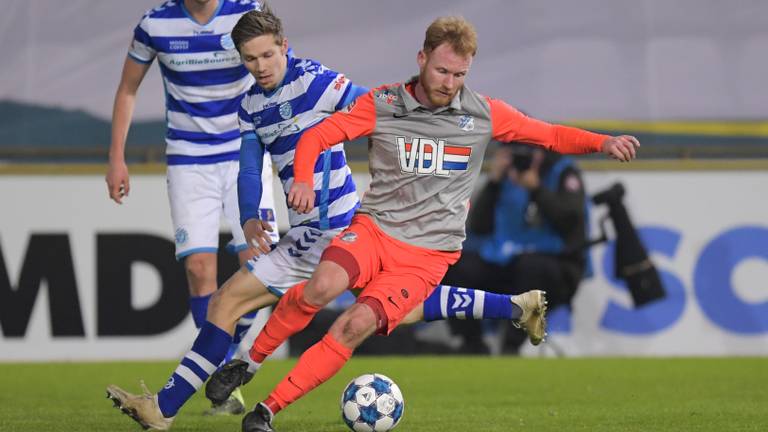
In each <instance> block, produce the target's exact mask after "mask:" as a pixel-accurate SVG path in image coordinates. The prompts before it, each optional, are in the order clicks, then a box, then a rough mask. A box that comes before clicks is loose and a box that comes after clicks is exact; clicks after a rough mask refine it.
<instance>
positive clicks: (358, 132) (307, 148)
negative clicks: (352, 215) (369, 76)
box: [293, 92, 376, 186]
mask: <svg viewBox="0 0 768 432" xmlns="http://www.w3.org/2000/svg"><path fill="white" fill-rule="evenodd" d="M375 127H376V106H375V104H374V102H373V92H368V93H366V94H364V95H362V96H360V97H359V98H357V99H356V100H355V101H354V102H352V103H351V104H349V105H347V106H346V107H345V108H343V109H342V110H341V111H337V112H335V113H333V114H332V115H331V116H330V117H327V118H326V119H324V120H323V121H321V122H320V123H318V124H316V125H315V126H313V127H311V128H309V129H308V130H307V131H306V132H304V133H303V134H302V135H301V138H299V142H298V143H296V152H295V153H294V155H293V176H294V181H295V182H298V183H306V184H308V185H310V186H313V179H314V174H315V163H316V162H317V157H318V156H319V155H320V153H322V152H323V150H327V149H329V148H331V146H334V145H336V144H338V143H340V142H342V141H349V140H353V139H355V138H359V137H361V136H366V135H370V134H371V133H373V129H374V128H375Z"/></svg>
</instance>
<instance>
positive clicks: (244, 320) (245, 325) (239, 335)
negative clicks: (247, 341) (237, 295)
mask: <svg viewBox="0 0 768 432" xmlns="http://www.w3.org/2000/svg"><path fill="white" fill-rule="evenodd" d="M256 313H258V310H255V311H251V312H248V313H247V314H245V315H243V316H242V317H240V320H238V321H237V325H235V334H234V335H233V336H232V345H230V347H229V351H227V356H226V357H224V362H223V363H222V364H221V365H222V366H224V365H225V364H227V363H229V361H230V360H232V359H233V358H234V357H235V354H237V348H238V347H239V346H240V341H242V340H243V338H244V337H245V334H246V333H248V329H250V328H251V324H253V321H254V320H255V319H256Z"/></svg>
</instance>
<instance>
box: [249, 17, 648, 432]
mask: <svg viewBox="0 0 768 432" xmlns="http://www.w3.org/2000/svg"><path fill="white" fill-rule="evenodd" d="M476 51H477V37H476V33H475V30H474V28H473V27H472V25H471V24H470V23H469V22H467V21H465V20H464V19H463V18H458V17H449V18H439V19H437V20H435V21H434V22H433V23H432V24H431V25H430V26H429V28H428V29H427V32H426V39H425V41H424V46H423V49H422V50H421V51H420V52H419V54H418V57H417V61H418V65H419V75H418V76H417V77H414V78H412V79H410V80H409V81H408V82H406V83H404V84H397V85H390V86H383V87H380V88H378V89H375V90H373V91H371V92H370V93H368V94H366V95H364V96H361V97H360V98H359V99H358V100H357V101H356V102H355V103H354V105H352V106H348V107H347V109H345V110H343V111H341V112H338V113H336V114H334V115H332V116H330V117H328V118H327V119H325V120H324V121H323V122H322V123H320V124H318V125H317V126H316V127H314V128H313V129H310V130H308V131H307V132H306V133H305V134H304V135H302V137H301V138H300V140H299V142H298V144H297V147H296V152H295V161H294V175H295V181H294V183H293V185H292V186H291V189H290V192H289V196H288V204H289V205H290V206H291V207H292V208H293V209H295V210H296V211H297V212H299V213H302V212H307V211H310V210H311V209H313V208H314V199H315V192H314V190H313V168H314V166H315V162H316V160H317V157H318V155H319V154H320V153H321V152H322V151H323V150H326V149H328V148H330V147H331V146H332V145H334V144H335V143H338V142H341V141H345V140H352V139H355V138H358V137H361V136H368V137H369V140H370V141H369V142H370V144H369V159H370V173H371V176H372V181H371V185H370V190H369V191H368V192H367V193H366V194H365V197H364V199H363V202H362V206H361V208H360V209H359V211H358V213H357V215H356V216H355V217H354V218H353V219H352V224H351V225H350V226H349V228H347V229H346V230H344V231H343V232H341V233H340V234H339V236H338V237H336V238H335V239H334V240H333V241H332V242H331V244H330V245H329V246H328V248H327V249H326V250H325V252H324V253H323V255H322V258H321V262H320V265H319V266H318V267H317V269H316V270H315V272H314V274H313V276H312V278H311V279H310V280H309V281H308V282H302V283H299V284H297V285H296V286H294V287H293V288H291V289H290V290H288V292H287V294H286V295H285V296H284V297H283V299H282V300H281V301H280V303H279V304H278V306H277V308H276V309H275V312H274V314H273V315H272V317H270V319H269V321H268V322H267V324H266V326H265V328H264V330H263V331H262V332H261V333H260V334H259V336H258V337H257V339H256V341H255V342H254V347H253V348H252V350H251V358H252V359H254V360H256V361H259V360H262V361H263V359H264V358H266V357H267V356H268V355H270V354H271V353H272V352H273V351H274V350H275V349H276V348H277V347H278V346H279V345H280V344H281V343H282V342H284V341H285V340H286V339H287V338H288V337H290V336H291V335H293V334H295V333H296V332H298V331H300V330H302V329H303V328H304V327H306V325H307V324H309V322H310V321H311V319H312V318H313V317H314V315H315V314H316V313H317V311H319V310H320V309H321V308H322V307H323V306H324V305H326V304H327V303H328V302H330V301H331V300H333V299H334V298H336V297H337V296H338V295H340V294H341V293H342V292H344V291H345V290H347V289H360V290H361V293H360V294H359V297H358V299H357V302H356V303H355V304H354V305H352V306H351V307H350V308H349V309H348V310H346V311H345V312H344V313H343V314H342V315H341V316H339V318H338V319H337V320H336V321H335V322H334V324H333V325H332V326H331V328H330V330H329V332H328V334H326V335H325V337H323V339H322V340H321V341H320V342H318V343H317V344H315V345H314V346H313V347H311V348H310V349H309V350H307V351H305V352H304V354H303V355H302V356H301V358H300V359H299V362H298V363H297V364H296V366H295V367H294V368H293V370H291V371H290V372H289V373H288V375H287V376H286V377H285V378H284V379H283V380H282V381H281V382H280V383H279V384H278V385H277V387H276V388H275V389H274V390H273V391H272V393H270V395H269V396H268V397H267V399H266V400H265V401H264V402H262V403H259V404H258V405H257V406H256V407H255V409H254V410H253V411H252V412H250V413H249V414H248V415H246V417H245V418H244V419H243V430H244V431H249V432H250V431H262V432H269V431H272V430H273V428H272V419H273V417H274V415H275V414H276V413H277V412H278V411H280V410H282V409H284V408H285V407H286V406H288V405H289V404H291V403H292V402H294V401H296V400H297V399H298V398H300V397H301V396H303V395H305V394H306V393H308V392H309V391H311V390H312V389H313V388H315V387H317V386H318V385H320V384H321V383H323V382H325V381H327V380H328V379H330V378H331V377H332V376H333V375H334V374H335V373H336V372H338V371H339V370H340V369H341V367H342V366H343V365H344V364H345V363H346V362H347V360H348V359H349V358H350V357H351V356H352V352H353V350H354V349H355V348H356V347H357V346H359V345H360V344H361V343H362V342H363V341H364V340H365V339H366V338H368V337H369V336H370V335H372V334H374V333H379V334H389V333H390V332H391V331H392V330H393V329H394V328H395V327H396V326H397V325H398V323H400V322H401V320H402V319H403V318H404V317H405V316H406V315H407V314H408V313H409V312H410V311H411V310H412V309H413V308H415V307H416V306H417V305H419V304H420V303H421V302H423V301H424V300H425V299H426V298H427V297H428V296H429V294H430V293H431V292H432V290H433V289H434V286H435V285H437V284H438V283H439V281H440V280H441V279H442V277H443V275H444V274H445V272H446V270H447V269H448V266H449V265H451V264H452V263H454V262H455V261H456V260H457V259H458V257H459V255H460V253H461V243H462V241H463V239H464V224H465V220H466V216H467V208H468V202H469V198H470V194H471V193H472V189H473V186H474V183H475V180H476V179H477V177H478V175H479V173H480V169H481V166H482V159H483V154H484V153H485V148H486V146H487V144H488V142H489V141H491V139H496V140H499V141H505V142H506V141H525V142H530V143H533V144H537V145H541V146H543V147H546V148H548V149H550V150H554V151H558V152H561V153H574V154H579V153H591V152H599V151H602V152H604V153H606V154H608V155H609V156H611V157H613V158H615V159H618V160H620V161H629V160H631V159H633V158H634V157H635V152H636V148H637V147H639V142H638V141H637V140H636V139H635V138H634V137H631V136H619V137H609V136H605V135H599V134H594V133H591V132H587V131H584V130H580V129H575V128H569V127H564V126H556V125H550V124H547V123H544V122H541V121H538V120H534V119H531V118H528V117H526V116H524V115H523V114H521V113H520V112H519V111H517V110H515V109H514V108H512V107H511V106H509V105H507V104H505V103H504V102H501V101H499V100H494V99H491V98H488V97H485V96H482V95H479V94H477V93H475V92H473V91H471V90H470V89H468V88H467V87H465V86H464V79H465V77H466V74H467V72H468V71H469V68H470V65H471V63H472V59H473V57H474V55H475V53H476Z"/></svg>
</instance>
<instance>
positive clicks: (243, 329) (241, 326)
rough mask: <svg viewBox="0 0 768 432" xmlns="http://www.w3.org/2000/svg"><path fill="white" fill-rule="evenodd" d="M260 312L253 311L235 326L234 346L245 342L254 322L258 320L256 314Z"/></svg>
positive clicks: (241, 318)
mask: <svg viewBox="0 0 768 432" xmlns="http://www.w3.org/2000/svg"><path fill="white" fill-rule="evenodd" d="M258 312H259V311H258V310H255V311H251V312H248V313H247V314H245V315H243V316H242V317H240V320H239V321H238V322H237V325H236V326H235V334H234V335H233V336H232V338H233V339H232V343H233V344H235V345H237V344H239V343H240V341H241V340H243V338H244V337H245V334H246V333H248V329H249V328H251V324H253V321H254V320H255V319H256V314H257V313H258Z"/></svg>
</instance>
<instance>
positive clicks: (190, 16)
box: [106, 0, 277, 413]
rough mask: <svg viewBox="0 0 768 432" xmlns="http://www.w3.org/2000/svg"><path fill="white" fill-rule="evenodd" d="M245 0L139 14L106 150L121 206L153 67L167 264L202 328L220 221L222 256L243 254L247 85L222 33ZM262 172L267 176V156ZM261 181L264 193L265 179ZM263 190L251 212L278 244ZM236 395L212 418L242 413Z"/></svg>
mask: <svg viewBox="0 0 768 432" xmlns="http://www.w3.org/2000/svg"><path fill="white" fill-rule="evenodd" d="M259 7H260V5H259V3H258V2H255V1H252V0H237V1H233V0H183V1H168V2H165V3H163V4H162V5H161V6H159V7H156V8H154V9H151V10H149V11H147V12H146V14H145V15H144V17H143V18H142V19H141V21H140V22H139V24H138V26H136V29H135V30H134V36H133V40H132V42H131V46H130V49H129V51H128V57H127V58H126V60H125V64H124V66H123V72H122V77H121V80H120V85H119V87H118V90H117V94H116V96H115V104H114V112H113V115H112V143H111V146H110V151H109V170H108V172H107V176H106V181H107V186H108V190H109V196H110V198H112V199H113V200H115V202H117V203H119V204H122V200H123V198H124V197H126V196H128V194H129V192H130V182H129V175H128V168H127V165H126V163H125V155H124V153H125V141H126V137H127V134H128V128H129V125H130V122H131V117H132V114H133V108H134V102H135V98H136V93H137V90H138V88H139V85H140V84H141V82H142V80H143V78H144V76H145V74H146V73H147V71H148V70H149V67H150V66H151V64H152V62H153V61H154V59H155V58H157V59H158V64H159V67H160V72H161V74H162V77H163V83H164V87H165V89H166V94H165V101H166V110H167V115H166V117H167V122H168V123H167V134H166V143H167V149H166V154H167V163H168V173H167V175H168V198H169V201H170V206H171V219H172V221H173V228H174V232H175V235H174V237H175V243H176V258H177V259H179V260H184V267H185V269H186V274H187V280H188V283H189V292H190V300H189V306H190V310H191V312H192V317H193V319H194V321H195V325H196V326H197V327H198V328H200V326H201V325H202V323H203V322H204V321H205V315H206V311H207V308H208V302H209V300H210V297H211V294H212V293H213V292H215V291H216V287H217V281H216V263H217V261H216V253H217V249H218V245H219V226H220V221H221V217H222V213H223V215H224V217H225V218H226V219H227V221H228V222H229V225H230V228H231V230H232V236H233V241H232V243H230V246H231V247H232V248H233V250H234V251H237V253H238V258H239V260H240V262H241V264H242V263H244V262H245V261H246V260H247V259H248V258H249V257H251V256H252V252H251V251H250V250H249V248H247V247H246V244H245V237H244V235H243V232H242V229H241V227H240V223H239V216H238V214H239V212H238V202H237V173H238V157H239V149H240V130H239V126H238V121H237V110H238V107H239V106H240V101H241V100H242V98H243V94H244V93H245V92H246V91H247V90H248V88H250V86H251V85H252V84H253V78H252V77H251V75H250V74H249V73H248V71H247V70H246V69H245V67H243V65H242V63H241V61H240V56H239V55H238V53H237V50H235V47H234V45H233V43H232V38H231V36H230V32H231V30H232V27H234V25H235V23H237V20H238V19H239V18H240V17H241V16H242V15H243V14H244V13H246V12H248V11H252V10H255V9H258V8H259ZM264 163H265V164H266V165H267V167H269V166H270V163H271V162H270V160H269V157H268V156H265V159H264ZM262 181H263V182H264V184H266V185H270V186H271V184H272V170H271V169H269V168H268V169H265V170H263V176H262ZM271 192H272V189H271V187H267V188H265V193H264V194H262V198H261V200H260V203H259V202H257V203H256V206H257V207H258V209H260V210H259V211H260V212H261V214H262V216H263V218H264V219H265V220H266V221H268V223H269V225H270V226H271V227H272V231H271V236H272V239H274V240H276V239H277V230H276V227H277V225H276V221H275V218H274V215H275V212H274V200H273V197H272V193H271ZM254 316H255V313H250V312H249V311H245V314H244V315H243V317H242V319H241V321H240V323H239V328H238V329H237V330H236V332H235V334H236V338H235V340H234V341H233V344H232V346H231V348H230V350H231V351H232V352H234V350H235V349H236V346H237V343H238V342H239V338H240V336H241V335H242V334H244V333H245V331H247V329H248V327H249V326H250V324H251V322H252V321H253V318H254ZM243 408H244V405H243V401H242V397H241V396H240V395H239V393H236V394H235V398H233V399H232V400H230V401H228V402H227V403H226V404H223V405H222V406H221V407H219V409H214V410H213V411H212V412H211V413H219V412H221V413H226V412H227V411H234V412H242V410H243Z"/></svg>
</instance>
